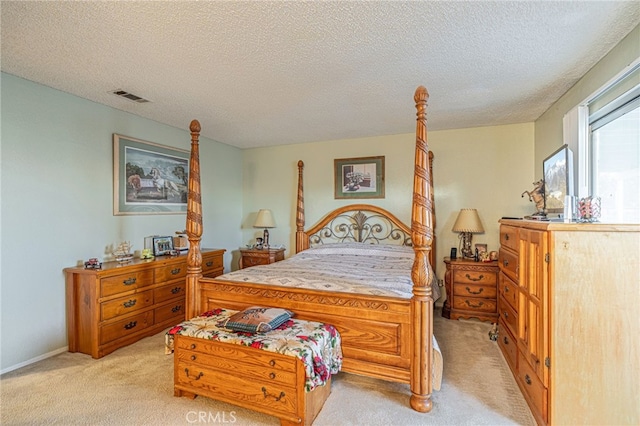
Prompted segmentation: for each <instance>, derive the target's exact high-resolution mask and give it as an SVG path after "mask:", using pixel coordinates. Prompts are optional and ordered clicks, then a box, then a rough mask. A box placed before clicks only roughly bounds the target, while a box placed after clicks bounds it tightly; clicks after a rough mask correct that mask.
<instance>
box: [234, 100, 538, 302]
mask: <svg viewBox="0 0 640 426" xmlns="http://www.w3.org/2000/svg"><path fill="white" fill-rule="evenodd" d="M430 105H431V106H430V108H437V101H436V100H435V99H432V100H431V101H430ZM407 119H412V118H411V117H407ZM533 132H534V126H533V123H524V124H515V125H509V126H491V127H479V128H472V129H459V130H446V131H434V132H429V134H428V138H429V147H430V149H431V150H432V151H433V152H434V156H435V157H434V171H433V174H434V185H435V188H434V192H435V203H436V210H437V222H436V238H437V245H436V250H437V253H436V256H437V259H439V261H438V264H437V265H436V273H437V275H438V277H439V278H440V279H443V276H444V264H443V263H442V258H443V257H445V256H448V255H449V251H450V249H451V247H458V235H457V234H456V233H454V232H452V231H451V227H452V226H453V222H454V221H455V219H456V217H457V214H458V211H459V210H460V209H461V208H476V209H478V212H479V215H480V218H481V220H482V222H483V225H484V228H485V233H484V234H479V235H476V236H474V240H473V241H474V243H486V244H488V247H489V250H497V249H498V245H499V239H500V238H499V227H498V219H500V218H501V217H502V216H523V215H525V214H530V213H533V212H534V211H535V208H534V207H533V205H532V204H531V203H530V202H529V201H528V199H526V198H524V199H523V198H521V197H520V194H521V193H522V191H524V190H525V189H531V187H532V185H531V183H532V182H533V180H532V178H533V161H532V157H533V149H534V145H533V141H534V133H533ZM414 149H415V134H413V133H410V134H401V135H391V136H379V137H372V138H362V139H350V140H337V141H324V142H318V143H307V144H300V145H287V146H278V147H270V148H256V149H248V150H245V151H244V157H243V164H244V165H243V170H244V177H243V182H244V184H243V206H244V207H243V211H244V216H243V222H242V226H243V243H245V244H248V243H250V242H252V241H254V240H255V237H257V236H260V235H261V233H262V231H261V230H257V229H254V228H252V224H253V220H254V219H255V215H256V213H257V212H258V210H259V209H261V208H269V209H271V210H272V211H273V213H274V215H275V220H276V224H277V227H276V228H275V229H272V230H271V231H270V235H271V242H272V244H285V245H286V247H287V252H286V255H287V256H290V255H291V254H292V253H293V252H294V251H295V207H296V206H295V204H296V203H295V200H296V192H297V167H296V164H297V162H298V160H303V161H304V163H305V168H304V184H305V215H306V221H307V223H306V227H310V226H311V225H313V224H314V223H316V222H317V221H318V220H320V219H321V218H322V216H323V215H324V214H325V213H327V212H328V211H330V210H332V209H335V208H337V207H340V206H343V205H346V204H349V203H350V202H351V200H336V199H334V193H333V164H334V159H336V158H353V157H368V156H379V155H384V156H385V166H386V170H385V178H386V187H385V192H386V197H385V198H384V199H364V200H359V201H362V202H365V203H369V204H375V205H378V206H381V207H384V208H386V209H387V210H389V211H391V212H392V213H394V214H395V215H396V216H397V217H398V218H399V219H400V220H402V221H403V222H405V223H410V219H411V197H412V185H413V161H414ZM234 259H237V252H236V254H235V256H234ZM236 265H237V264H236ZM440 303H442V301H440Z"/></svg>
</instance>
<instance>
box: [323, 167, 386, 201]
mask: <svg viewBox="0 0 640 426" xmlns="http://www.w3.org/2000/svg"><path fill="white" fill-rule="evenodd" d="M333 161H334V166H333V168H334V198H335V199H350V198H384V197H385V195H384V156H378V157H360V158H338V159H335V160H333Z"/></svg>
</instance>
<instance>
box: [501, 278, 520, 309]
mask: <svg viewBox="0 0 640 426" xmlns="http://www.w3.org/2000/svg"><path fill="white" fill-rule="evenodd" d="M498 279H499V280H500V282H499V287H500V291H499V293H500V295H501V296H502V297H504V300H505V301H506V302H507V303H509V305H511V307H512V308H513V309H514V310H515V311H516V312H517V311H518V285H517V284H516V283H514V282H513V281H512V280H511V279H510V278H509V277H507V276H506V275H505V274H503V273H500V276H499V277H498Z"/></svg>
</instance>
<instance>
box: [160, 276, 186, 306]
mask: <svg viewBox="0 0 640 426" xmlns="http://www.w3.org/2000/svg"><path fill="white" fill-rule="evenodd" d="M186 286H187V285H186V281H180V282H178V283H175V284H170V285H165V286H162V287H158V288H156V289H155V290H153V293H154V297H153V299H154V300H155V301H156V303H160V302H164V301H165V300H170V299H175V298H176V297H183V298H184V295H185V292H186Z"/></svg>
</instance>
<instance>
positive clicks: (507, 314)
mask: <svg viewBox="0 0 640 426" xmlns="http://www.w3.org/2000/svg"><path fill="white" fill-rule="evenodd" d="M502 316H504V318H505V319H507V318H509V313H508V312H507V311H504V312H503V313H502Z"/></svg>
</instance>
